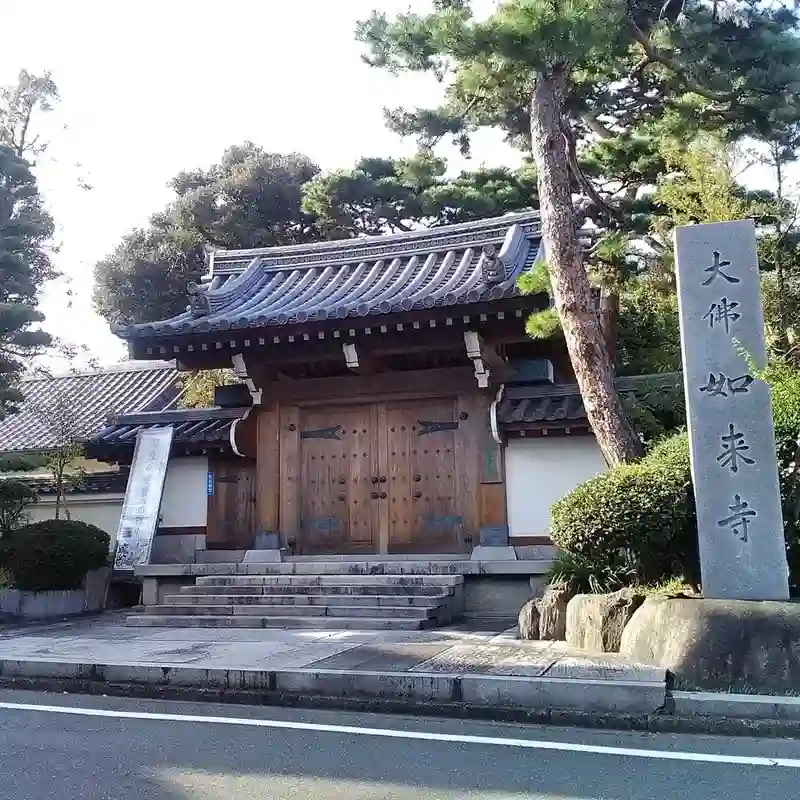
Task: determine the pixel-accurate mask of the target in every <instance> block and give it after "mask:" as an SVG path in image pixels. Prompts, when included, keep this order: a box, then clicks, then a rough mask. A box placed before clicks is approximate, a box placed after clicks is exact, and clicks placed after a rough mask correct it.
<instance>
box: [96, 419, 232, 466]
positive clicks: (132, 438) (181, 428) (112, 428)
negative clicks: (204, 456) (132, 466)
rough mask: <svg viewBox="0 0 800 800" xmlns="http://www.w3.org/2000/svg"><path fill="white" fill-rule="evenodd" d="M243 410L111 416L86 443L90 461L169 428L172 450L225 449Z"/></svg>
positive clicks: (128, 451)
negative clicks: (149, 431)
mask: <svg viewBox="0 0 800 800" xmlns="http://www.w3.org/2000/svg"><path fill="white" fill-rule="evenodd" d="M246 412H247V409H246V408H187V409H181V410H176V411H163V412H161V413H150V414H126V415H120V416H116V417H112V418H111V419H109V420H108V421H107V424H106V426H105V427H104V428H103V429H102V430H100V431H98V432H97V433H96V434H95V435H94V436H93V437H92V438H91V440H90V441H89V442H88V443H87V446H86V450H87V453H88V454H89V455H90V456H92V457H94V458H99V459H101V460H102V459H103V458H108V457H109V456H120V455H125V454H128V455H130V454H131V453H133V448H134V446H135V444H136V435H137V434H138V433H139V431H142V430H147V429H148V428H164V427H166V426H167V425H173V426H174V431H173V439H172V441H173V447H174V448H175V449H177V450H182V451H184V452H193V451H202V450H229V449H230V448H231V443H230V436H231V427H232V426H233V423H234V422H235V421H236V420H238V419H242V417H243V416H244V414H245V413H246Z"/></svg>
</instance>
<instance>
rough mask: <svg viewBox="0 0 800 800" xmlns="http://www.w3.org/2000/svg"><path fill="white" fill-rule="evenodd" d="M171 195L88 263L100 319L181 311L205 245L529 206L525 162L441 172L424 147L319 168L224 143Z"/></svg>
mask: <svg viewBox="0 0 800 800" xmlns="http://www.w3.org/2000/svg"><path fill="white" fill-rule="evenodd" d="M171 187H172V189H173V190H174V191H175V195H176V196H175V199H174V200H173V201H172V203H170V205H169V206H168V207H167V208H166V209H165V210H164V211H162V212H159V213H157V214H154V215H153V217H152V218H151V220H150V224H149V225H148V226H147V227H146V228H142V229H137V230H134V231H132V232H130V233H129V234H127V235H126V236H125V237H124V238H123V240H122V241H121V242H120V243H119V245H118V246H117V247H116V248H115V250H114V251H113V252H112V253H111V254H110V255H109V256H108V257H107V258H105V259H103V260H102V261H100V262H99V263H98V264H97V265H96V266H95V288H94V305H95V308H96V309H97V311H98V312H99V313H100V314H101V315H102V316H103V317H105V318H106V319H108V320H109V321H110V322H126V323H130V322H149V321H152V320H155V319H164V318H166V317H170V316H173V315H175V314H178V313H180V312H182V311H184V310H185V308H186V304H187V299H186V285H187V283H188V282H189V281H197V280H199V279H200V277H201V276H202V274H203V272H204V271H205V260H206V253H207V251H208V250H209V249H214V248H225V249H244V248H252V247H269V246H272V245H286V244H299V243H302V242H313V241H319V240H323V239H342V238H345V239H346V238H352V237H355V236H364V235H367V236H377V235H381V234H384V233H389V232H392V231H402V230H411V229H413V228H415V227H420V226H435V225H443V224H448V223H454V222H466V221H469V220H473V219H480V218H482V217H490V216H497V215H500V214H504V213H506V212H507V211H517V210H520V209H523V208H529V207H531V205H532V204H535V199H536V196H535V176H534V175H533V173H532V171H531V169H530V167H523V168H522V169H521V170H519V171H514V170H510V169H508V168H505V167H498V168H481V169H478V170H475V171H470V172H463V173H462V174H460V175H456V176H453V177H450V176H448V175H446V169H445V163H444V161H442V160H441V159H435V158H428V157H426V156H424V155H421V156H418V157H413V158H405V159H390V158H363V159H361V160H359V162H358V163H357V164H356V165H355V166H354V167H353V168H352V169H342V170H333V171H330V172H327V173H322V172H320V171H319V168H318V167H317V166H316V165H314V164H313V163H312V162H311V161H310V160H309V159H308V158H307V157H305V156H302V155H298V154H290V155H281V154H277V153H268V152H266V151H264V150H263V149H261V148H259V147H256V146H255V145H253V144H245V145H242V146H240V147H232V148H230V149H229V150H227V151H226V152H225V154H224V155H223V158H222V160H221V162H220V163H219V164H216V165H214V166H212V167H211V168H209V169H207V170H195V171H193V172H182V173H180V174H179V175H177V176H176V177H175V178H174V179H173V181H172V182H171Z"/></svg>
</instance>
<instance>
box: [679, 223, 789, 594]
mask: <svg viewBox="0 0 800 800" xmlns="http://www.w3.org/2000/svg"><path fill="white" fill-rule="evenodd" d="M675 262H676V273H677V282H678V306H679V314H680V328H681V350H682V354H683V373H684V387H685V391H686V413H687V418H688V424H689V447H690V453H691V465H692V480H693V482H694V493H695V500H696V502H697V528H698V536H699V550H700V568H701V576H702V588H703V595H704V596H705V597H710V598H724V599H739V600H786V599H787V598H788V596H789V580H788V573H789V570H788V566H787V562H786V546H785V544H784V535H783V519H782V516H781V497H780V489H779V486H778V466H777V461H776V457H775V431H774V427H773V423H772V405H771V398H770V390H769V387H768V386H767V384H765V383H764V382H763V381H762V380H760V379H759V378H758V377H757V376H755V375H753V374H752V370H751V368H750V367H749V366H748V363H751V364H752V363H754V364H755V365H756V367H757V368H759V369H760V368H763V367H764V366H765V365H766V348H765V344H764V313H763V309H762V305H761V290H760V281H759V273H758V257H757V255H756V235H755V225H754V223H753V221H752V220H740V221H736V222H719V223H711V224H707V225H689V226H685V227H679V228H676V229H675Z"/></svg>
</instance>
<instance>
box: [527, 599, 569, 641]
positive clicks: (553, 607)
mask: <svg viewBox="0 0 800 800" xmlns="http://www.w3.org/2000/svg"><path fill="white" fill-rule="evenodd" d="M571 597H572V592H571V591H570V590H569V589H557V588H555V587H552V586H551V587H548V588H547V589H545V592H544V595H543V596H542V597H540V598H539V599H538V600H536V601H535V602H536V607H537V608H538V610H539V638H540V639H548V640H556V641H563V640H564V639H565V638H566V633H567V604H568V603H569V601H570V598H571Z"/></svg>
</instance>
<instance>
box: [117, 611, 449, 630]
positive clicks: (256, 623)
mask: <svg viewBox="0 0 800 800" xmlns="http://www.w3.org/2000/svg"><path fill="white" fill-rule="evenodd" d="M435 624H436V622H435V621H434V620H430V619H398V618H393V617H390V618H387V619H375V618H374V617H364V618H359V617H310V616H309V617H303V616H297V617H257V616H247V615H226V616H210V615H206V616H180V615H172V614H169V615H167V614H132V615H131V616H129V617H128V618H127V619H126V625H128V626H130V627H132V628H284V629H295V628H304V629H308V628H311V629H317V630H319V629H328V630H361V631H378V630H384V631H390V630H391V631H418V630H422V629H423V628H430V627H433V626H434V625H435Z"/></svg>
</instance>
